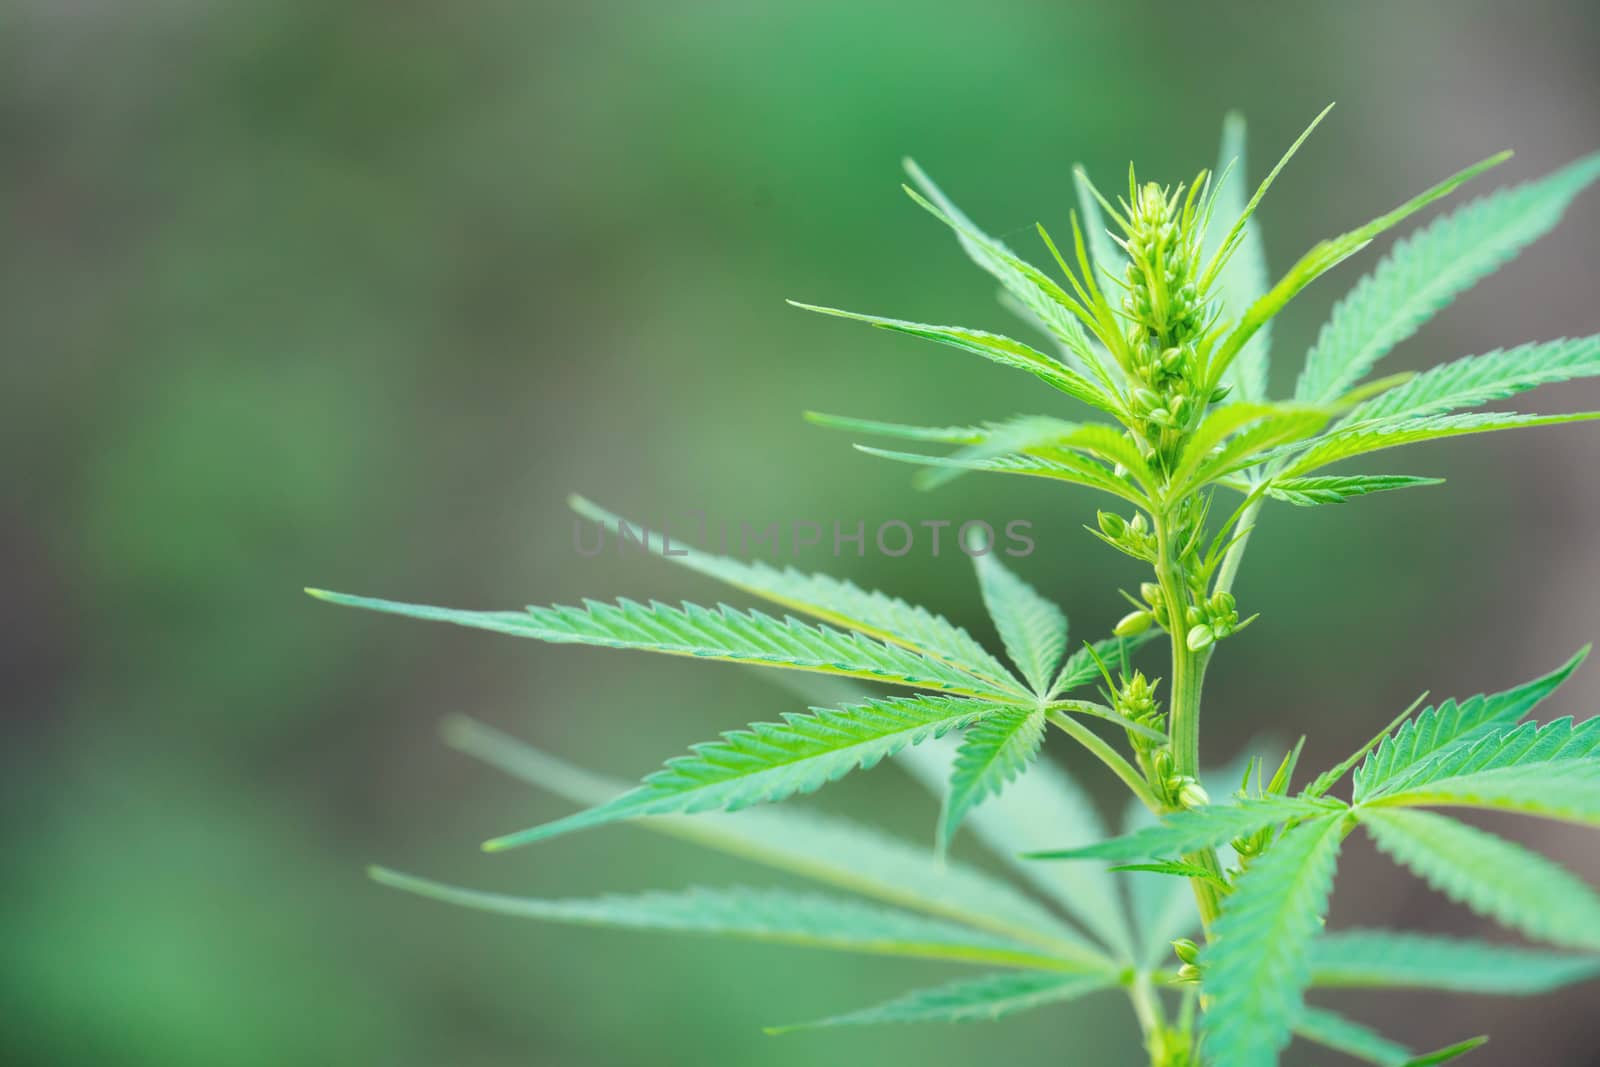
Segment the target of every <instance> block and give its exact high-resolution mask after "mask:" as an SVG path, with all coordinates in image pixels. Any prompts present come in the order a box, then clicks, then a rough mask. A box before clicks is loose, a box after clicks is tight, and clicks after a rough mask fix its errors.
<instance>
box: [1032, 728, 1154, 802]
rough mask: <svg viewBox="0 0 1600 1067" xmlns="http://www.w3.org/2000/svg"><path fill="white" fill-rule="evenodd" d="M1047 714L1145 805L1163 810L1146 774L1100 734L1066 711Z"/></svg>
mask: <svg viewBox="0 0 1600 1067" xmlns="http://www.w3.org/2000/svg"><path fill="white" fill-rule="evenodd" d="M1045 715H1046V716H1047V717H1048V718H1049V720H1050V721H1051V722H1052V723H1053V724H1055V725H1056V726H1058V727H1060V728H1061V729H1062V730H1065V731H1066V732H1067V734H1068V736H1070V737H1071V738H1072V739H1073V740H1075V741H1077V742H1078V743H1079V744H1080V745H1082V746H1083V747H1084V748H1086V749H1088V750H1089V751H1090V752H1092V753H1094V755H1095V756H1097V757H1098V758H1099V760H1100V762H1101V763H1104V764H1105V765H1106V766H1107V767H1109V768H1111V773H1113V774H1115V775H1116V776H1117V777H1118V778H1120V779H1122V781H1123V784H1124V785H1126V786H1127V787H1128V788H1129V789H1131V790H1133V795H1134V796H1136V797H1138V798H1139V799H1140V800H1141V801H1143V802H1144V805H1145V807H1147V808H1149V809H1150V810H1151V811H1154V812H1160V811H1161V810H1162V807H1161V801H1160V800H1159V799H1157V797H1156V795H1155V794H1154V793H1152V792H1151V791H1150V786H1149V784H1148V783H1147V782H1146V781H1145V780H1144V776H1143V775H1142V774H1140V773H1139V772H1138V770H1137V769H1135V768H1134V766H1133V765H1132V764H1131V763H1129V762H1128V761H1127V760H1126V759H1124V758H1123V757H1122V755H1121V754H1120V753H1119V752H1117V750H1116V749H1114V748H1112V747H1111V746H1110V745H1109V744H1107V743H1106V742H1105V741H1104V740H1103V739H1102V738H1101V737H1100V735H1098V734H1096V733H1095V732H1094V731H1093V730H1091V729H1089V728H1088V727H1087V726H1085V725H1083V723H1081V722H1079V721H1078V720H1077V719H1074V718H1073V717H1072V716H1071V715H1067V714H1065V713H1064V712H1061V711H1057V710H1055V709H1050V710H1047V711H1046V712H1045Z"/></svg>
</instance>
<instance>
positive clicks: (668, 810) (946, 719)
mask: <svg viewBox="0 0 1600 1067" xmlns="http://www.w3.org/2000/svg"><path fill="white" fill-rule="evenodd" d="M1003 710H1009V709H1007V708H1006V707H1005V706H1004V705H994V704H987V703H984V702H980V701H972V700H955V699H952V698H950V697H915V698H895V699H885V700H868V701H864V702H862V703H860V704H852V705H848V706H846V707H843V708H839V709H837V710H828V709H824V708H814V709H812V712H811V714H806V715H801V714H789V715H785V716H784V721H783V722H781V723H771V722H763V723H753V724H752V725H751V726H750V727H749V728H747V729H744V730H734V731H730V732H728V733H725V734H723V735H722V739H721V740H719V741H707V742H704V743H702V744H699V745H695V746H693V747H692V748H691V749H690V754H689V755H687V756H679V757H677V758H676V759H671V760H668V761H667V764H666V766H665V767H663V768H662V769H661V770H659V771H656V772H655V773H654V774H652V775H650V776H649V777H647V778H646V779H645V780H644V781H643V783H641V784H640V785H639V786H638V787H637V788H635V789H633V790H631V791H629V792H627V793H625V794H623V795H622V796H620V797H617V798H616V799H615V800H612V801H610V802H608V803H606V804H602V805H600V806H599V807H597V808H590V809H588V810H586V811H581V812H578V813H577V814H576V815H569V816H567V817H566V818H564V819H557V820H556V821H555V822H551V823H545V824H544V825H542V826H535V827H533V828H531V829H528V830H523V831H521V832H519V833H515V834H509V835H507V836H505V837H498V838H495V839H494V840H493V841H490V842H488V843H487V844H485V845H484V848H486V849H488V850H490V851H499V850H501V849H507V848H513V847H516V846H518V845H526V844H531V843H532V842H535V841H542V840H544V839H545V838H549V837H555V836H557V835H559V834H565V833H571V832H573V831H575V830H585V829H590V828H592V827H596V826H604V825H606V824H607V823H613V822H619V821H621V820H624V819H635V818H638V817H639V816H641V815H675V814H690V813H694V812H700V811H717V810H722V811H737V810H738V809H740V808H746V807H749V806H750V805H752V804H761V803H766V802H769V801H774V800H782V799H784V798H785V797H790V796H794V795H795V794H797V793H809V792H812V791H814V790H816V789H819V788H821V787H822V786H824V785H826V784H827V783H828V782H831V781H833V780H834V779H836V778H840V777H842V776H843V775H845V774H848V773H849V772H851V771H853V770H855V769H856V768H857V767H863V768H870V767H872V766H874V765H875V764H876V763H877V762H878V761H879V760H881V759H883V758H884V757H886V756H892V755H894V754H895V753H896V752H898V751H899V750H900V749H902V748H904V747H906V746H907V745H915V744H918V743H920V742H922V741H925V740H927V739H929V738H933V737H938V736H940V735H942V734H945V733H948V732H949V731H951V730H955V729H960V728H962V727H964V726H967V725H969V724H971V723H973V722H976V721H977V720H978V719H980V718H981V717H983V716H984V715H989V714H994V713H996V712H999V711H1003Z"/></svg>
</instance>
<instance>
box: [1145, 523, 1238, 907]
mask: <svg viewBox="0 0 1600 1067" xmlns="http://www.w3.org/2000/svg"><path fill="white" fill-rule="evenodd" d="M1156 543H1157V552H1158V556H1157V566H1156V577H1157V579H1158V580H1159V582H1160V585H1161V593H1162V597H1163V599H1164V600H1165V602H1166V608H1167V622H1168V627H1167V629H1168V634H1169V636H1170V637H1171V639H1172V689H1171V695H1170V696H1169V697H1168V704H1167V711H1168V715H1167V722H1168V730H1169V736H1170V737H1171V743H1172V771H1173V773H1174V774H1176V775H1178V776H1180V777H1188V778H1193V779H1195V780H1196V781H1198V780H1199V778H1200V691H1201V689H1202V688H1203V687H1204V685H1205V676H1206V664H1207V663H1208V662H1209V661H1210V659H1211V650H1210V648H1204V649H1201V650H1200V651H1199V652H1191V651H1190V650H1189V646H1188V643H1187V637H1188V627H1187V626H1186V625H1185V622H1184V614H1185V609H1187V608H1188V607H1189V589H1188V585H1187V584H1186V583H1185V581H1184V576H1183V568H1182V567H1181V566H1180V564H1179V562H1178V559H1177V556H1176V554H1175V549H1174V546H1173V545H1172V531H1171V520H1170V517H1169V516H1167V515H1162V516H1160V517H1159V518H1158V519H1157V521H1156ZM1235 547H1236V548H1237V547H1238V546H1237V545H1235ZM1231 554H1232V553H1231V552H1230V555H1231ZM1236 566H1237V565H1236ZM1184 859H1185V860H1187V861H1188V862H1190V863H1196V864H1199V865H1200V866H1202V867H1205V868H1206V869H1207V870H1209V871H1211V872H1212V873H1214V874H1217V875H1221V873H1222V864H1221V863H1219V862H1218V861H1217V855H1216V852H1215V851H1213V850H1210V849H1207V850H1206V851H1204V852H1197V853H1193V854H1191V855H1188V856H1185V857H1184ZM1189 882H1190V885H1191V886H1193V888H1194V896H1195V903H1196V904H1198V905H1199V908H1200V921H1201V923H1202V925H1203V926H1204V927H1205V930H1206V933H1207V935H1209V934H1210V932H1211V924H1212V923H1213V922H1214V921H1215V920H1216V918H1217V916H1218V915H1220V914H1221V913H1222V898H1221V896H1220V895H1219V894H1218V892H1217V886H1216V884H1215V883H1214V882H1212V881H1211V879H1209V878H1191V879H1190V880H1189Z"/></svg>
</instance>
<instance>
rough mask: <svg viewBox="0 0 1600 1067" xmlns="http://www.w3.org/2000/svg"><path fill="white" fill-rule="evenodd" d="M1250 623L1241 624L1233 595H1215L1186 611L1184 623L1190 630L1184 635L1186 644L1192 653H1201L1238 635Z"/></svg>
mask: <svg viewBox="0 0 1600 1067" xmlns="http://www.w3.org/2000/svg"><path fill="white" fill-rule="evenodd" d="M1249 621H1250V620H1248V619H1247V620H1245V623H1240V622H1239V608H1238V605H1236V604H1235V603H1234V600H1233V594H1232V593H1228V592H1219V593H1214V594H1212V595H1211V596H1210V597H1208V598H1207V599H1206V600H1204V601H1202V602H1201V603H1198V604H1191V605H1189V607H1188V609H1187V610H1186V611H1185V613H1184V623H1185V624H1186V625H1187V627H1188V629H1187V630H1186V631H1185V634H1184V644H1186V645H1188V646H1189V651H1190V652H1200V651H1202V650H1204V649H1207V648H1210V647H1211V645H1212V644H1213V643H1215V642H1217V641H1220V640H1222V639H1223V638H1224V637H1228V636H1229V635H1231V634H1235V633H1238V632H1239V631H1240V630H1242V629H1243V628H1244V626H1245V625H1247V624H1248V623H1249Z"/></svg>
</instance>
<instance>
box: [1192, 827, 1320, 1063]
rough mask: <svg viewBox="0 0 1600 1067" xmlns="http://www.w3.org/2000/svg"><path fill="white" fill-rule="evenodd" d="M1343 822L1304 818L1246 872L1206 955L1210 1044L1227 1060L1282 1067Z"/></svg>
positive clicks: (1220, 1059) (1308, 976) (1307, 978)
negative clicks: (1280, 1060) (1280, 1062)
mask: <svg viewBox="0 0 1600 1067" xmlns="http://www.w3.org/2000/svg"><path fill="white" fill-rule="evenodd" d="M1344 821H1345V820H1343V819H1341V818H1325V819H1318V820H1315V821H1312V822H1306V823H1302V824H1300V825H1299V826H1296V827H1295V828H1293V829H1292V830H1290V831H1288V832H1287V833H1286V834H1284V835H1283V837H1281V838H1279V839H1278V840H1277V841H1276V842H1275V843H1274V844H1273V845H1272V846H1271V847H1270V848H1268V849H1267V851H1266V852H1265V853H1264V854H1263V855H1262V856H1261V857H1260V858H1258V859H1257V860H1256V861H1255V862H1254V863H1253V864H1251V866H1250V867H1249V868H1248V869H1246V871H1245V872H1244V873H1243V874H1242V875H1241V876H1240V877H1239V880H1238V883H1237V885H1236V886H1235V887H1234V890H1233V892H1232V893H1231V894H1229V896H1228V897H1227V898H1226V900H1225V901H1224V903H1223V907H1222V915H1221V917H1220V918H1218V919H1217V921H1216V923H1215V924H1214V926H1213V927H1212V940H1211V943H1210V944H1209V945H1207V947H1206V949H1205V950H1204V952H1203V953H1202V955H1201V965H1202V966H1203V968H1204V974H1205V977H1204V979H1203V988H1204V990H1205V992H1206V993H1207V994H1208V995H1209V996H1210V997H1211V1005H1210V1007H1209V1009H1208V1010H1207V1011H1206V1013H1205V1016H1204V1018H1203V1020H1202V1026H1203V1028H1204V1031H1205V1034H1206V1038H1205V1041H1206V1050H1207V1052H1208V1053H1209V1055H1210V1057H1211V1059H1212V1060H1213V1061H1214V1062H1216V1063H1219V1064H1227V1065H1228V1067H1276V1064H1277V1062H1278V1053H1279V1051H1280V1050H1281V1049H1282V1048H1283V1046H1284V1045H1286V1044H1287V1043H1288V1041H1289V1034H1290V1030H1291V1028H1292V1027H1293V1026H1294V1024H1295V1023H1296V1022H1297V1021H1298V1019H1299V1017H1300V1012H1301V1008H1302V1006H1303V1004H1304V990H1305V987H1306V985H1307V983H1309V982H1310V980H1311V967H1310V948H1311V942H1312V940H1313V939H1314V938H1315V937H1316V935H1317V933H1318V932H1319V931H1320V930H1321V928H1322V916H1323V915H1324V914H1325V913H1326V911H1327V907H1328V895H1329V893H1330V892H1331V890H1332V888H1333V870H1334V865H1335V863H1336V862H1337V861H1338V857H1339V844H1340V842H1341V841H1342V840H1343V838H1344Z"/></svg>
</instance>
